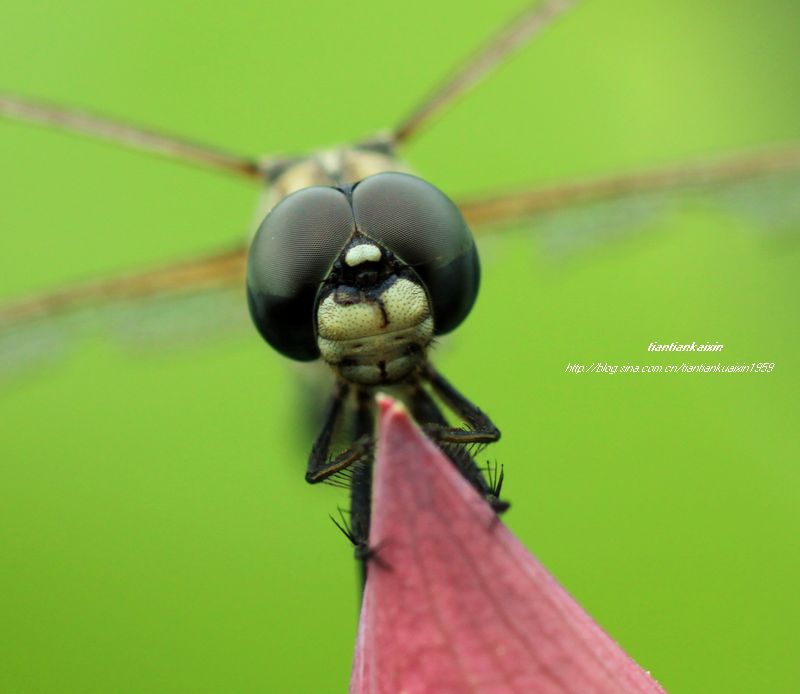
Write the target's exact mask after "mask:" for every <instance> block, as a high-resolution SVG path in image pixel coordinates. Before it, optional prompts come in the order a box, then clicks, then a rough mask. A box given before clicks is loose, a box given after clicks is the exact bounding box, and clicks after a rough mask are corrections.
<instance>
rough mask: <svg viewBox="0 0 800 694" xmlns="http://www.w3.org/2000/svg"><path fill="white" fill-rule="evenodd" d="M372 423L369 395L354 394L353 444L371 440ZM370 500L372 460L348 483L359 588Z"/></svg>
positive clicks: (358, 468) (357, 469)
mask: <svg viewBox="0 0 800 694" xmlns="http://www.w3.org/2000/svg"><path fill="white" fill-rule="evenodd" d="M373 430H374V421H373V417H372V398H371V395H370V393H369V392H367V391H365V390H363V389H360V390H358V391H357V401H356V412H355V437H356V440H362V439H366V438H370V439H371V438H372V436H373ZM371 500H372V456H369V457H367V458H364V459H363V460H362V461H360V462H359V463H358V465H356V466H355V467H354V468H353V474H352V477H351V479H350V529H351V534H352V541H353V544H354V545H355V547H356V559H358V560H360V561H361V581H362V586H363V584H364V582H365V581H366V580H367V564H368V562H369V559H370V550H369V545H368V543H369V519H370V513H371Z"/></svg>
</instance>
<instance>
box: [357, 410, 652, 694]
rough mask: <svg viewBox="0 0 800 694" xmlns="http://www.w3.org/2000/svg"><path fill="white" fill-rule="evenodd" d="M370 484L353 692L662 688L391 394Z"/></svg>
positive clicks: (584, 692) (579, 692)
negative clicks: (368, 554)
mask: <svg viewBox="0 0 800 694" xmlns="http://www.w3.org/2000/svg"><path fill="white" fill-rule="evenodd" d="M373 492H374V494H373V515H372V527H371V531H370V546H371V547H372V548H377V551H378V561H377V562H376V561H373V562H372V563H371V564H370V567H369V578H368V580H367V585H366V589H365V591H364V601H363V605H362V609H361V619H360V624H359V632H358V640H357V643H356V653H355V659H354V663H353V673H352V680H351V684H350V692H351V694H401V693H402V694H451V693H452V694H456V693H457V694H465V693H468V692H473V693H478V692H480V694H500V693H506V692H519V693H520V694H539V693H542V694H563V693H566V692H572V693H574V694H590V693H598V694H605V693H609V694H610V693H611V692H613V693H614V694H626V693H629V692H636V693H643V692H647V693H648V694H650V693H657V692H662V693H663V691H664V690H663V689H662V688H661V687H660V686H659V685H658V684H657V683H656V682H655V681H654V680H653V679H652V678H651V677H650V676H649V675H648V674H647V673H645V672H644V671H643V670H642V669H641V668H640V667H639V666H638V665H637V664H636V663H634V662H633V661H632V660H631V659H630V658H629V657H628V656H627V655H626V654H625V653H624V652H623V651H622V649H621V648H620V647H619V646H618V645H617V644H616V643H615V642H614V641H613V640H612V639H611V638H609V637H608V635H606V634H605V632H603V630H602V629H600V627H599V626H597V624H596V623H595V622H594V621H592V619H591V617H589V615H587V614H586V612H584V611H583V609H582V608H581V607H580V606H579V605H578V604H577V603H576V602H575V601H574V600H573V599H572V598H571V597H570V596H569V595H568V594H567V593H566V591H565V590H564V589H563V588H561V586H560V585H559V584H558V583H557V582H556V581H555V579H554V578H553V577H552V576H551V575H550V574H548V573H547V571H546V570H545V569H544V568H543V567H542V565H541V564H540V563H539V562H538V561H537V560H536V559H535V558H534V557H533V556H532V555H531V554H530V553H529V552H528V551H527V550H526V549H525V548H524V547H523V546H522V545H521V544H520V542H519V541H518V540H517V539H516V538H515V537H514V536H513V535H512V534H511V532H510V531H509V530H508V529H507V528H506V527H505V526H504V525H503V524H502V522H500V521H499V520H498V519H497V518H496V516H495V515H494V513H493V512H492V510H491V509H490V508H489V506H488V505H487V504H486V503H485V502H484V501H483V500H482V499H481V498H480V496H479V495H478V494H477V493H476V492H475V491H474V490H473V489H472V487H471V486H470V485H469V484H468V483H467V482H466V481H465V480H464V479H463V478H462V477H461V475H460V474H459V473H458V472H457V471H456V469H455V468H454V466H453V464H452V463H451V462H450V461H449V460H448V459H447V458H446V457H445V456H444V455H443V454H442V453H441V451H440V450H439V449H438V448H437V447H436V446H435V445H434V444H432V443H431V442H430V441H429V440H428V439H427V438H425V436H424V435H423V434H422V433H421V432H420V430H419V429H418V428H417V427H416V426H415V425H414V423H413V422H412V421H411V420H410V418H409V416H408V414H407V412H406V410H405V409H404V408H403V407H402V406H399V405H397V404H395V403H394V402H393V401H391V400H389V399H383V401H382V402H381V420H380V438H379V443H378V454H377V457H376V464H375V480H374V487H373Z"/></svg>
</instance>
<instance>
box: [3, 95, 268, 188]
mask: <svg viewBox="0 0 800 694" xmlns="http://www.w3.org/2000/svg"><path fill="white" fill-rule="evenodd" d="M0 117H2V118H7V119H9V120H16V121H21V122H24V123H34V124H37V125H44V126H47V127H51V128H56V129H58V130H63V131H65V132H69V133H77V134H80V135H85V136H87V137H92V138H96V139H99V140H106V141H108V142H111V143H113V144H116V145H121V146H123V147H128V148H130V149H136V150H140V151H144V152H149V153H151V154H158V155H160V156H163V157H167V158H169V159H174V160H177V161H181V162H183V163H185V164H192V165H199V166H205V167H210V168H212V169H217V170H219V171H224V172H226V173H232V174H237V175H240V176H245V177H247V178H251V179H259V178H260V177H261V176H262V172H263V170H264V169H263V168H262V166H268V162H267V163H265V162H260V161H258V160H256V159H254V158H251V157H244V156H241V155H238V154H233V153H231V152H226V151H223V150H221V149H219V148H217V147H211V146H209V145H205V144H201V143H198V142H193V141H191V140H187V139H185V138H182V137H179V136H177V135H171V134H167V133H162V132H158V131H155V130H151V129H149V128H144V127H141V126H138V125H132V124H130V123H126V122H124V121H121V120H117V119H115V118H109V117H108V116H101V115H98V114H95V113H89V112H88V111H83V110H80V109H75V108H69V107H66V106H61V105H57V104H51V103H48V102H46V101H39V100H37V99H30V98H27V97H23V96H20V95H18V94H7V93H0Z"/></svg>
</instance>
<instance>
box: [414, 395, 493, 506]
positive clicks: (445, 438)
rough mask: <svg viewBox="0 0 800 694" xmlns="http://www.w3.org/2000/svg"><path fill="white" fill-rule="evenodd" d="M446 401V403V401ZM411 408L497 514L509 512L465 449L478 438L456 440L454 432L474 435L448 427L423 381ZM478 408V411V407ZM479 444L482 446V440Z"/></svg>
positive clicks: (418, 420) (416, 417)
mask: <svg viewBox="0 0 800 694" xmlns="http://www.w3.org/2000/svg"><path fill="white" fill-rule="evenodd" d="M442 399H443V400H444V398H442ZM408 405H409V408H410V409H411V414H412V415H413V417H414V419H415V420H416V421H417V422H419V423H420V424H421V425H422V426H423V428H424V429H425V430H426V431H427V432H428V433H429V434H430V435H431V438H433V440H434V441H435V442H436V443H437V445H438V446H439V448H441V449H442V451H443V452H444V453H445V455H447V457H448V458H450V460H451V461H452V462H453V464H454V465H455V466H456V467H457V468H458V470H459V472H460V473H461V474H462V475H463V476H464V478H465V479H466V480H467V481H468V482H469V483H470V484H471V485H472V486H473V487H474V488H475V489H476V491H477V492H478V493H479V494H480V495H481V496H482V497H483V498H484V499H486V501H487V502H488V503H489V504H490V505H491V506H492V508H493V509H494V510H495V511H497V512H498V513H501V512H502V511H505V510H506V509H507V508H508V503H507V502H504V501H500V499H499V498H498V492H499V490H498V492H496V491H495V487H494V486H493V485H491V484H489V483H487V481H486V479H485V477H484V476H483V473H482V472H481V469H480V468H479V467H478V464H477V463H476V462H475V459H474V458H473V457H472V455H470V452H469V451H468V450H467V449H466V448H465V445H468V444H470V443H475V442H476V441H475V440H474V439H466V438H461V437H459V438H458V440H454V438H455V437H453V436H451V435H450V432H458V433H459V434H470V433H472V432H468V431H464V430H463V429H454V428H452V427H450V426H448V423H447V420H446V419H445V417H444V415H443V414H442V412H441V410H440V409H439V407H438V406H437V405H436V403H435V402H434V400H433V398H432V397H431V396H430V395H428V393H427V392H426V391H425V390H424V389H423V387H422V384H421V383H419V382H417V383H416V384H415V385H414V386H413V387H412V390H411V392H410V395H409V401H408ZM474 409H476V410H477V408H474ZM478 411H479V412H480V410H478ZM459 414H460V413H459ZM487 421H488V420H487ZM490 424H491V422H490ZM492 426H493V425H492ZM495 431H496V429H495ZM497 435H498V436H499V432H497ZM494 440H496V439H494ZM477 442H478V443H480V442H481V441H477Z"/></svg>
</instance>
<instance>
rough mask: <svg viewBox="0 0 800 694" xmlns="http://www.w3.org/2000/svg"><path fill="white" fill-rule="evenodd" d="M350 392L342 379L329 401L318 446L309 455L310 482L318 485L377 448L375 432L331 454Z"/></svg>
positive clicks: (317, 442)
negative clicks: (339, 451) (335, 453)
mask: <svg viewBox="0 0 800 694" xmlns="http://www.w3.org/2000/svg"><path fill="white" fill-rule="evenodd" d="M349 392H350V386H349V385H348V384H347V383H346V382H345V381H338V382H337V383H336V387H335V389H334V391H333V395H332V396H331V400H330V402H329V404H328V409H327V411H326V412H325V419H324V420H323V423H322V429H321V430H320V432H319V434H318V436H317V439H316V441H314V445H313V446H312V448H311V454H310V455H309V457H308V467H307V468H306V482H308V483H310V484H316V483H317V482H323V481H325V480H326V479H328V478H329V477H331V476H332V475H335V474H336V473H337V472H341V471H342V470H346V469H347V468H349V467H350V466H351V465H353V463H356V462H358V461H359V460H362V459H364V458H365V457H368V456H370V455H371V454H372V451H373V449H374V447H375V444H374V441H373V437H372V434H371V433H370V434H366V435H363V436H359V437H358V438H357V439H356V441H355V442H354V443H353V445H352V446H350V448H348V449H347V450H345V451H342V452H341V453H339V454H338V455H336V456H334V457H333V458H331V457H329V456H330V448H331V439H332V438H333V432H334V430H335V428H336V424H337V423H338V421H339V419H340V417H341V416H342V411H343V409H344V403H345V400H346V399H347V395H348V394H349Z"/></svg>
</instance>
